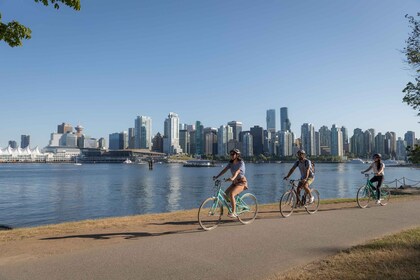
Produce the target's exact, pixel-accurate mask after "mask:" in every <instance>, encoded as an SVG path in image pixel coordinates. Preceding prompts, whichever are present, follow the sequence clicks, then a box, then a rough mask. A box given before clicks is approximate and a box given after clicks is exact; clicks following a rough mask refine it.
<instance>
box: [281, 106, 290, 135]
mask: <svg viewBox="0 0 420 280" xmlns="http://www.w3.org/2000/svg"><path fill="white" fill-rule="evenodd" d="M290 127H291V124H290V120H289V116H288V113H287V107H282V108H280V130H281V131H291V130H290Z"/></svg>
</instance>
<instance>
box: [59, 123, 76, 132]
mask: <svg viewBox="0 0 420 280" xmlns="http://www.w3.org/2000/svg"><path fill="white" fill-rule="evenodd" d="M72 131H73V127H72V126H71V125H70V124H68V123H62V124H59V125H57V133H61V134H64V133H71V132H72Z"/></svg>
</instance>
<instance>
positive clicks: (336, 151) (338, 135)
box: [331, 124, 343, 157]
mask: <svg viewBox="0 0 420 280" xmlns="http://www.w3.org/2000/svg"><path fill="white" fill-rule="evenodd" d="M331 155H332V156H336V157H342V156H343V132H342V131H341V128H339V127H337V126H336V125H335V124H333V125H332V127H331Z"/></svg>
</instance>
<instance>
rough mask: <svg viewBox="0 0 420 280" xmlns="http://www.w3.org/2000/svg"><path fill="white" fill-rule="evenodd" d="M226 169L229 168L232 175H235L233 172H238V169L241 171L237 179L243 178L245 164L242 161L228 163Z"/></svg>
mask: <svg viewBox="0 0 420 280" xmlns="http://www.w3.org/2000/svg"><path fill="white" fill-rule="evenodd" d="M227 167H228V168H230V172H231V173H232V175H233V174H235V172H236V171H238V169H240V170H241V171H240V172H239V174H238V177H237V179H240V178H242V177H245V163H244V161H243V160H241V161H238V162H236V163H233V162H229V163H228V165H227Z"/></svg>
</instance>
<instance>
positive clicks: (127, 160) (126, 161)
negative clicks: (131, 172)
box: [123, 158, 133, 164]
mask: <svg viewBox="0 0 420 280" xmlns="http://www.w3.org/2000/svg"><path fill="white" fill-rule="evenodd" d="M123 163H125V164H130V163H133V162H132V161H131V160H130V159H128V158H127V159H126V160H124V161H123Z"/></svg>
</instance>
